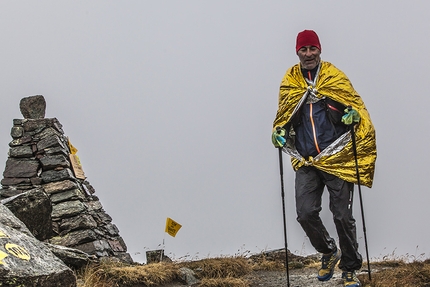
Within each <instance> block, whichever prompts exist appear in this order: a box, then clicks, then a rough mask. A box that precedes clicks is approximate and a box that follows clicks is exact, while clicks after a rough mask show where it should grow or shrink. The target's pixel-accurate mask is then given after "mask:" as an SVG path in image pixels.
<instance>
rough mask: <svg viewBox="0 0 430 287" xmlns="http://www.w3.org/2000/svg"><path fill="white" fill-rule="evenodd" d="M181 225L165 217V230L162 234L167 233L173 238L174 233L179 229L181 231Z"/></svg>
mask: <svg viewBox="0 0 430 287" xmlns="http://www.w3.org/2000/svg"><path fill="white" fill-rule="evenodd" d="M181 227H182V225H180V224H179V223H177V222H176V221H174V220H173V219H171V218H169V217H167V220H166V230H165V231H164V232H167V233H168V234H169V235H170V236H173V237H175V236H176V233H178V231H179V229H181Z"/></svg>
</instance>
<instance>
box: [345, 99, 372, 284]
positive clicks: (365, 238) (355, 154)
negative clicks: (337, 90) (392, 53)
mask: <svg viewBox="0 0 430 287" xmlns="http://www.w3.org/2000/svg"><path fill="white" fill-rule="evenodd" d="M348 110H351V106H348ZM351 139H352V150H353V152H354V159H355V172H356V175H357V185H358V195H359V197H360V208H361V221H363V233H364V246H365V248H366V258H367V273H368V274H369V280H370V281H372V275H371V271H370V260H369V249H368V247H367V232H366V223H365V221H364V208H363V197H362V195H361V183H360V172H359V171H358V160H357V144H356V141H355V130H354V124H352V125H351Z"/></svg>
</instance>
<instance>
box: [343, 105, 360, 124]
mask: <svg viewBox="0 0 430 287" xmlns="http://www.w3.org/2000/svg"><path fill="white" fill-rule="evenodd" d="M344 112H345V114H344V115H343V116H342V123H344V124H345V125H347V126H349V125H352V124H357V123H358V122H359V121H360V114H359V113H358V112H357V111H356V110H354V109H353V108H352V107H351V106H348V107H347V108H346V109H345V110H344Z"/></svg>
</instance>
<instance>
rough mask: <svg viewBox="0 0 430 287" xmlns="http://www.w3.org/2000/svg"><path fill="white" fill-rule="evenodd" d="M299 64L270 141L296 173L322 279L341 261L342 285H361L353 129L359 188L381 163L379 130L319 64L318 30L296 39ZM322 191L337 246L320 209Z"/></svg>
mask: <svg viewBox="0 0 430 287" xmlns="http://www.w3.org/2000/svg"><path fill="white" fill-rule="evenodd" d="M296 53H297V56H298V57H299V61H300V62H299V63H298V64H296V65H294V66H293V67H291V68H290V69H288V71H287V73H286V74H285V76H284V78H283V80H282V82H281V87H280V93H279V106H278V112H277V114H276V118H275V120H274V124H273V127H274V130H273V134H272V142H273V144H274V145H275V147H278V148H282V149H283V151H284V152H286V153H287V154H289V155H290V156H291V162H292V165H293V169H294V170H295V172H296V179H295V197H296V212H297V220H298V222H299V223H300V225H301V226H302V228H303V230H304V231H305V233H306V235H307V236H308V237H309V240H310V242H311V244H312V245H313V246H314V248H315V249H316V250H317V251H318V252H320V253H322V254H323V255H322V258H321V268H320V270H319V271H318V275H317V277H318V279H319V280H320V281H327V280H330V279H331V278H332V276H333V273H334V268H335V266H336V264H337V263H338V261H339V260H340V263H339V268H340V269H341V270H342V271H343V272H342V277H343V278H344V286H349V287H352V286H354V287H356V286H361V284H360V281H359V280H358V279H357V277H356V274H355V271H356V270H359V269H360V268H361V265H362V257H361V255H360V253H359V252H358V244H357V238H356V226H355V219H354V218H353V215H352V201H353V189H354V183H357V175H356V166H355V159H354V150H353V146H352V138H351V132H350V130H351V128H354V131H355V137H356V148H357V159H358V168H359V172H360V181H361V184H363V185H365V186H368V187H371V186H372V183H373V173H374V168H375V161H376V138H375V130H374V128H373V125H372V122H371V120H370V116H369V113H368V112H367V109H366V107H365V105H364V103H363V101H362V99H361V98H360V96H359V95H358V94H357V92H356V91H355V90H354V88H353V86H352V84H351V82H350V81H349V79H348V78H347V76H346V75H345V74H344V73H343V72H342V71H340V70H339V69H337V68H336V67H335V66H333V65H332V64H331V63H329V62H325V61H322V60H321V57H320V56H321V44H320V41H319V38H318V35H317V34H316V33H315V32H314V31H312V30H304V31H302V32H300V33H299V34H298V35H297V40H296ZM324 187H326V188H327V190H328V192H329V198H330V204H329V207H330V210H331V212H332V213H333V220H334V223H335V226H336V231H337V235H338V238H339V247H337V244H336V241H335V240H334V239H333V238H332V237H330V235H329V234H328V232H327V230H326V228H325V227H324V225H323V223H322V221H321V218H320V216H319V212H320V211H321V209H322V207H321V197H322V193H323V189H324Z"/></svg>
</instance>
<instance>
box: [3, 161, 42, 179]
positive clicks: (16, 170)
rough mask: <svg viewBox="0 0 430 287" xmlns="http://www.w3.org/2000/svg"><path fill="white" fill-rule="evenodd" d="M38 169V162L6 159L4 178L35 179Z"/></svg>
mask: <svg viewBox="0 0 430 287" xmlns="http://www.w3.org/2000/svg"><path fill="white" fill-rule="evenodd" d="M38 169H39V162H38V161H37V160H35V159H31V158H30V159H14V158H8V160H7V161H6V168H5V170H4V172H3V176H4V177H24V178H25V177H27V178H28V177H35V176H37V170H38Z"/></svg>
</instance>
